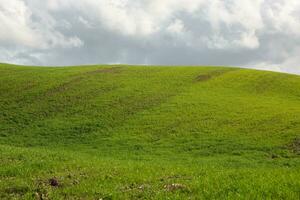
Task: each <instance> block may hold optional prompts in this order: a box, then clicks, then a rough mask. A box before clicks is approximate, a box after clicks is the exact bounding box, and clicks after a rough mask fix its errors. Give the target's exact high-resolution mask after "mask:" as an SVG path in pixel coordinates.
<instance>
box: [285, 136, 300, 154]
mask: <svg viewBox="0 0 300 200" xmlns="http://www.w3.org/2000/svg"><path fill="white" fill-rule="evenodd" d="M288 148H289V149H290V150H291V151H293V153H295V154H297V155H300V137H298V138H295V139H294V140H293V141H292V142H291V143H290V144H289V145H288Z"/></svg>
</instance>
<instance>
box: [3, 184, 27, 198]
mask: <svg viewBox="0 0 300 200" xmlns="http://www.w3.org/2000/svg"><path fill="white" fill-rule="evenodd" d="M28 191H30V189H29V188H28V187H27V186H15V187H10V188H7V189H5V190H4V192H5V193H7V194H14V195H20V196H22V195H24V194H26V193H27V192H28Z"/></svg>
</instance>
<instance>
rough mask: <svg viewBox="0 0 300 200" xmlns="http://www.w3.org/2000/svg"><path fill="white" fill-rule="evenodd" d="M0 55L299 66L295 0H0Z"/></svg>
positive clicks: (20, 59)
mask: <svg viewBox="0 0 300 200" xmlns="http://www.w3.org/2000/svg"><path fill="white" fill-rule="evenodd" d="M0 62H10V63H17V64H32V65H79V64H99V63H108V64H112V63H127V64H149V65H150V64H151V65H230V66H242V67H250V68H260V69H267V70H274V71H283V72H289V73H298V74H300V1H299V0H42V1H41V0H0Z"/></svg>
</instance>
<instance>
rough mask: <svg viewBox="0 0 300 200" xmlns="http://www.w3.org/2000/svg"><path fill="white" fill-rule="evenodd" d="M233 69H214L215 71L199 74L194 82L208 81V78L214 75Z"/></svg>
mask: <svg viewBox="0 0 300 200" xmlns="http://www.w3.org/2000/svg"><path fill="white" fill-rule="evenodd" d="M233 70H235V69H232V70H215V71H211V72H209V73H208V74H200V75H198V76H197V77H196V78H195V82H204V81H208V80H210V79H213V78H215V77H218V76H221V75H223V74H225V73H228V72H230V71H233Z"/></svg>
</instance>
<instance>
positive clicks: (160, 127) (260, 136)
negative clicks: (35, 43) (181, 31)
mask: <svg viewBox="0 0 300 200" xmlns="http://www.w3.org/2000/svg"><path fill="white" fill-rule="evenodd" d="M0 110H1V112H0V150H1V154H0V155H1V157H0V159H1V160H0V162H1V163H2V164H1V166H0V178H1V182H0V194H1V195H2V196H1V195H0V198H12V199H13V198H27V199H32V198H44V199H46V198H50V199H61V198H66V197H68V198H70V199H74V198H83V199H95V198H98V199H99V198H107V199H115V198H117V199H119V198H122V199H124V198H128V199H137V198H142V199H144V198H149V199H152V198H155V199H157V198H166V197H170V198H173V199H182V198H187V197H190V198H207V199H211V198H220V199H224V198H228V199H231V198H232V199H239V198H241V199H245V198H250V199H256V198H257V199H261V198H266V199H267V198H273V199H274V198H281V199H282V198H283V199H296V198H299V197H300V190H299V188H300V157H299V148H300V147H299V146H300V77H299V76H296V75H288V74H281V73H274V72H265V71H256V70H246V69H238V68H224V67H137V66H88V67H84V66H82V67H59V68H54V67H53V68H51V67H25V66H24V67H23V66H13V65H6V64H2V65H0ZM49 179H55V180H56V181H57V182H58V183H59V184H58V186H57V187H56V186H53V185H51V184H49ZM50 182H51V181H50Z"/></svg>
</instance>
